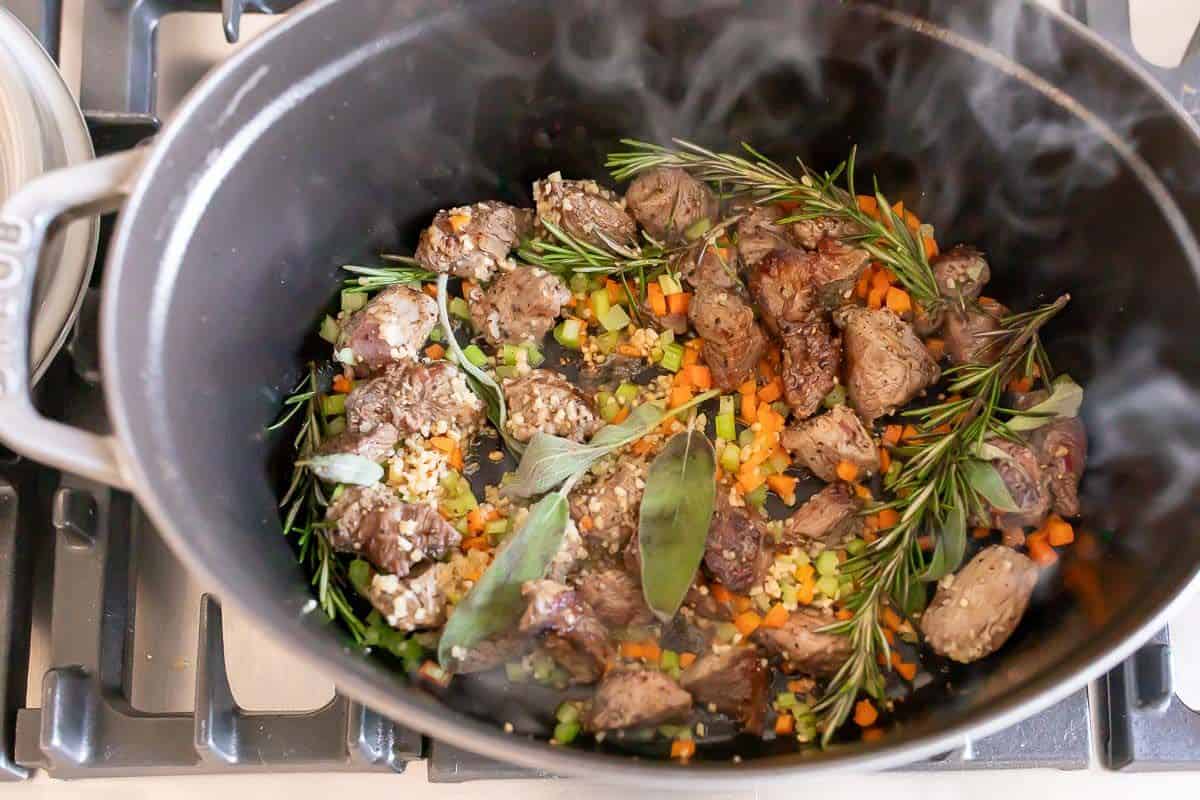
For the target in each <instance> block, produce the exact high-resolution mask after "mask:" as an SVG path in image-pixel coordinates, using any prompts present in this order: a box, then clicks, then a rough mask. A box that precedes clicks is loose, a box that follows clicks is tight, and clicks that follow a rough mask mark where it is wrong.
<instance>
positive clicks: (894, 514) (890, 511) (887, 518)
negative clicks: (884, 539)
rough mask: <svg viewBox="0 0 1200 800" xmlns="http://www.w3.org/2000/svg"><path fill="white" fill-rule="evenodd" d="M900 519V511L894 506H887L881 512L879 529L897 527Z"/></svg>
mask: <svg viewBox="0 0 1200 800" xmlns="http://www.w3.org/2000/svg"><path fill="white" fill-rule="evenodd" d="M899 521H900V512H899V511H897V510H896V509H894V508H885V509H883V510H882V511H880V512H879V530H881V531H885V530H887V529H888V528H894V527H896V523H898V522H899Z"/></svg>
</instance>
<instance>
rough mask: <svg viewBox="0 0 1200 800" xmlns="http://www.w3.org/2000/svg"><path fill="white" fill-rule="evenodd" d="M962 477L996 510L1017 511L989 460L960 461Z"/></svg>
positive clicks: (1002, 480)
mask: <svg viewBox="0 0 1200 800" xmlns="http://www.w3.org/2000/svg"><path fill="white" fill-rule="evenodd" d="M961 469H962V473H963V479H964V480H966V482H967V485H968V486H970V487H971V488H972V489H973V490H975V493H976V494H978V495H979V496H981V497H982V498H983V499H984V500H986V501H987V502H988V503H989V504H990V505H991V506H992V508H994V509H996V510H997V511H1019V510H1020V509H1019V508H1018V507H1017V503H1016V501H1015V500H1013V498H1012V494H1010V493H1009V491H1008V487H1007V486H1006V485H1005V484H1004V479H1003V478H1001V477H1000V473H999V472H998V471H997V470H996V468H995V467H994V466H993V465H992V464H991V462H989V461H981V460H980V459H977V458H969V459H966V460H965V461H963V463H962V467H961Z"/></svg>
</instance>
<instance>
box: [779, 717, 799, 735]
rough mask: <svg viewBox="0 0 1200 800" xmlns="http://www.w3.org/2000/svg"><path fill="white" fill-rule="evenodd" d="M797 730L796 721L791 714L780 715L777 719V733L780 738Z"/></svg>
mask: <svg viewBox="0 0 1200 800" xmlns="http://www.w3.org/2000/svg"><path fill="white" fill-rule="evenodd" d="M795 729H796V720H795V718H794V717H793V716H792V715H791V714H780V715H779V716H778V717H776V718H775V732H776V733H778V734H779V735H780V736H783V735H785V734H789V733H791V732H792V731H794V730H795Z"/></svg>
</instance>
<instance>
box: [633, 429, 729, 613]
mask: <svg viewBox="0 0 1200 800" xmlns="http://www.w3.org/2000/svg"><path fill="white" fill-rule="evenodd" d="M716 470H717V466H716V456H715V455H714V453H713V447H712V444H711V443H710V442H709V441H708V437H706V436H705V435H704V434H703V433H701V432H699V431H689V432H686V433H679V434H676V435H675V436H674V437H672V439H671V440H670V441H669V442H667V445H666V446H665V447H664V448H663V449H662V450H661V451H660V452H659V454H658V456H657V457H656V458H655V459H654V461H653V463H651V464H650V469H649V471H648V472H647V474H646V491H645V493H644V494H643V495H642V505H641V509H640V513H639V514H638V546H639V548H640V549H641V556H642V594H643V595H644V596H645V598H646V604H647V605H648V606H649V607H650V609H651V610H652V611H653V612H654V613H655V615H656V616H658V618H659V619H662V620H669V619H671V617H673V616H675V612H676V611H677V610H679V605H680V603H682V602H683V598H684V596H685V595H686V594H687V591H688V587H689V586H691V585H692V580H693V578H694V577H695V575H696V569H697V568H698V567H699V566H700V559H701V558H702V557H703V556H704V545H705V542H706V541H707V539H708V527H709V525H710V524H711V523H712V517H713V506H714V503H715V500H716V474H717V473H716Z"/></svg>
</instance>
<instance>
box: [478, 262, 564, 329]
mask: <svg viewBox="0 0 1200 800" xmlns="http://www.w3.org/2000/svg"><path fill="white" fill-rule="evenodd" d="M570 299H571V292H570V290H569V289H567V285H566V284H565V283H563V282H562V279H561V278H559V277H557V276H555V275H551V274H550V273H549V272H546V271H545V270H543V269H539V268H538V267H518V268H517V269H513V270H509V271H508V272H504V273H501V275H500V277H499V278H497V279H496V280H495V281H493V282H492V283H491V285H489V286H488V287H487V288H486V289H483V288H481V287H479V286H474V287H472V289H471V291H470V293H469V294H468V296H467V300H468V303H469V307H470V310H471V322H472V324H473V325H474V326H475V330H477V331H479V333H481V334H482V335H483V337H484V338H485V339H487V340H488V342H490V343H491V344H493V345H501V344H505V343H510V344H520V343H521V342H540V341H541V340H542V337H544V336H545V335H546V332H547V331H549V330H550V329H551V328H552V327H554V321H555V320H556V319H558V315H559V313H560V312H561V311H562V307H563V306H564V305H565V304H566V303H567V301H569V300H570Z"/></svg>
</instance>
